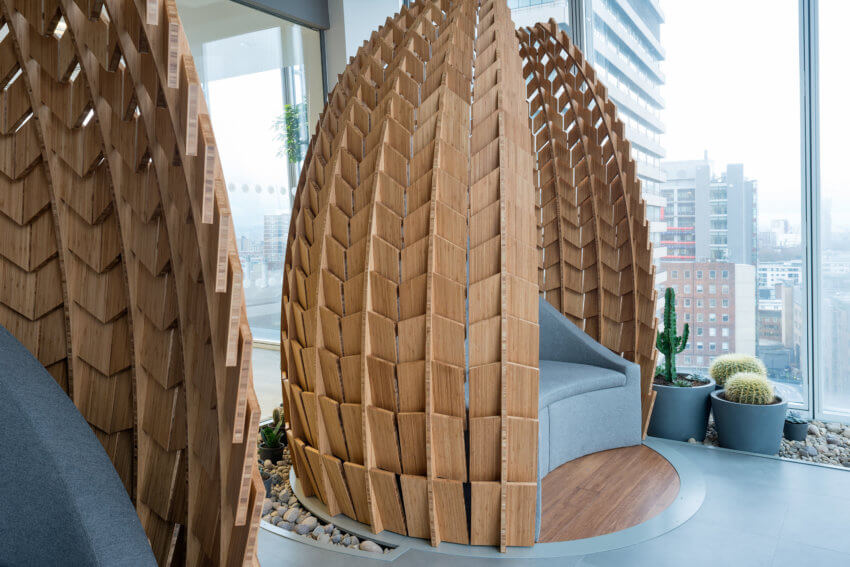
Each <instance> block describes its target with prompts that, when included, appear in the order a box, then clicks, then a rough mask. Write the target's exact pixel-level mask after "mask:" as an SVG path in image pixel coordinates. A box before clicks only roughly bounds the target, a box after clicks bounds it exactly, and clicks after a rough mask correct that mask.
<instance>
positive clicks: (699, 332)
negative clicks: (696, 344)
mask: <svg viewBox="0 0 850 567" xmlns="http://www.w3.org/2000/svg"><path fill="white" fill-rule="evenodd" d="M697 336H698V337H701V336H702V327H697Z"/></svg>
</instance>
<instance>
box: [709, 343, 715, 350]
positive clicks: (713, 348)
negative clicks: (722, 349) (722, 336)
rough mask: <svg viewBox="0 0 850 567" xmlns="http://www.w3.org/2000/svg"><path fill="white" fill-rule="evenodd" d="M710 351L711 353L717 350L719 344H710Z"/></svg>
mask: <svg viewBox="0 0 850 567" xmlns="http://www.w3.org/2000/svg"><path fill="white" fill-rule="evenodd" d="M708 350H710V351H715V350H717V343H708Z"/></svg>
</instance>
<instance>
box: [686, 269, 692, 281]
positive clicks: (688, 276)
mask: <svg viewBox="0 0 850 567" xmlns="http://www.w3.org/2000/svg"><path fill="white" fill-rule="evenodd" d="M685 279H686V280H689V279H691V271H690V270H685Z"/></svg>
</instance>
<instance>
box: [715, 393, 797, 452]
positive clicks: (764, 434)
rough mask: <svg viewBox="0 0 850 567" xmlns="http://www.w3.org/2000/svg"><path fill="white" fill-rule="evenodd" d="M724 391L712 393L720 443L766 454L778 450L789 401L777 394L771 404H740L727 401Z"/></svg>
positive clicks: (722, 445) (728, 447)
mask: <svg viewBox="0 0 850 567" xmlns="http://www.w3.org/2000/svg"><path fill="white" fill-rule="evenodd" d="M725 392H726V391H725V390H720V391H716V392H712V394H711V409H712V411H713V412H714V423H715V425H716V426H717V437H718V439H719V441H720V446H721V447H726V448H727V449H736V450H738V451H749V452H751V453H762V454H764V455H775V454H776V453H778V452H779V447H780V444H781V443H782V428H783V424H784V423H785V412H786V410H787V409H788V402H786V401H784V400H783V399H782V398H780V397H779V396H777V397H776V401H775V402H774V403H772V404H768V405H763V406H760V405H752V404H739V403H737V402H730V401H729V400H727V399H726V396H725Z"/></svg>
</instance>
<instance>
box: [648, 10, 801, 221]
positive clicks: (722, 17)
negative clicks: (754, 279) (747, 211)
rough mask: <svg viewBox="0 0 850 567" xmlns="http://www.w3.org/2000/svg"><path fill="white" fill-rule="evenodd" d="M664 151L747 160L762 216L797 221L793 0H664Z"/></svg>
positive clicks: (673, 155) (720, 163)
mask: <svg viewBox="0 0 850 567" xmlns="http://www.w3.org/2000/svg"><path fill="white" fill-rule="evenodd" d="M661 6H662V9H663V11H664V14H665V18H666V21H665V24H664V25H663V27H662V28H661V41H662V45H663V46H664V49H665V50H666V52H667V59H666V61H665V62H664V64H663V69H664V72H665V74H666V84H665V85H664V87H663V90H662V95H663V97H664V99H665V103H666V108H665V110H664V115H663V120H664V123H665V126H666V130H667V131H666V133H665V135H664V137H663V140H662V141H663V145H664V148H665V149H666V150H667V158H666V159H667V160H680V159H682V160H683V159H700V158H702V156H703V152H704V151H707V152H708V157H709V159H710V160H713V161H714V165H715V168H714V171H715V173H718V172H720V171H721V170H722V169H724V168H725V166H726V164H728V163H742V164H744V175H746V176H747V177H750V178H753V179H756V180H758V196H759V204H758V205H759V221H760V224H764V223H765V222H769V220H770V219H772V218H788V219H789V220H790V221H791V222H792V223H794V224H799V222H800V88H799V84H800V73H799V51H798V49H799V47H798V41H797V37H798V29H797V0H711V1H706V0H665V1H663V2H662V4H661Z"/></svg>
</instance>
